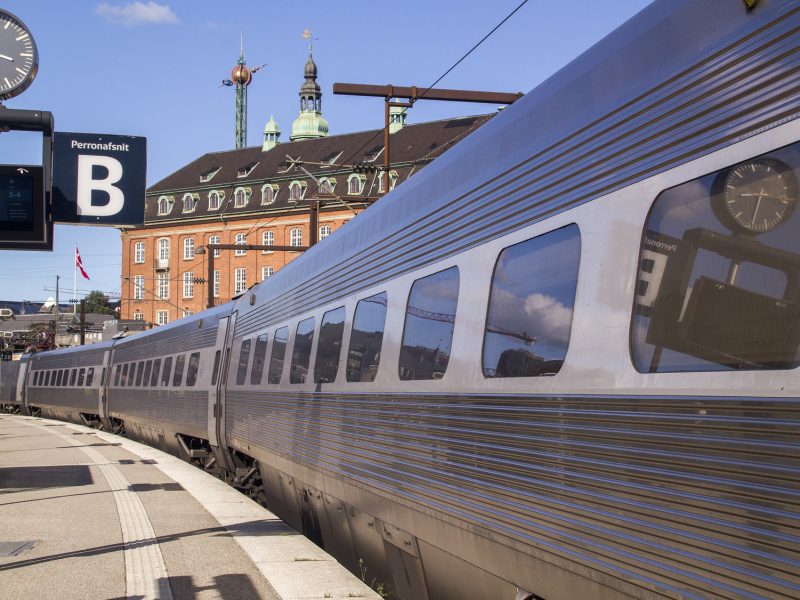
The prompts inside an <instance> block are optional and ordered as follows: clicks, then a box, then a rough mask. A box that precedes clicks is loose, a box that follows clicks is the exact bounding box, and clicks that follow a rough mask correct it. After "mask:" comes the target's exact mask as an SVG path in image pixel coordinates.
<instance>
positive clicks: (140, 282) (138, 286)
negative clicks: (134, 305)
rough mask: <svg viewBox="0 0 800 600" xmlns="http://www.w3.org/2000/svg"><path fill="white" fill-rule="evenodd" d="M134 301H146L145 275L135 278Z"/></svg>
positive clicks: (135, 276)
mask: <svg viewBox="0 0 800 600" xmlns="http://www.w3.org/2000/svg"><path fill="white" fill-rule="evenodd" d="M133 299H134V300H144V275H134V276H133Z"/></svg>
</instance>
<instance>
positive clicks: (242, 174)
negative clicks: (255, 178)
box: [236, 162, 258, 179]
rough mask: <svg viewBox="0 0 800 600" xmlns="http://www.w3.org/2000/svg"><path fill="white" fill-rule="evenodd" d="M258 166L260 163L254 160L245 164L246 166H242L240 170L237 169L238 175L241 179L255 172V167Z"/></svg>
mask: <svg viewBox="0 0 800 600" xmlns="http://www.w3.org/2000/svg"><path fill="white" fill-rule="evenodd" d="M257 166H258V163H257V162H254V163H250V164H249V165H245V166H244V167H240V168H239V170H238V171H236V177H238V178H239V179H243V178H245V177H247V176H248V175H250V173H252V172H253V169H255V168H256V167H257Z"/></svg>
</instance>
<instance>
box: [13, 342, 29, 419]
mask: <svg viewBox="0 0 800 600" xmlns="http://www.w3.org/2000/svg"><path fill="white" fill-rule="evenodd" d="M30 364H31V363H30V356H23V357H22V358H20V359H19V373H17V393H16V398H15V399H14V403H15V404H19V405H20V406H21V407H22V410H23V412H24V413H26V414H30V412H29V411H28V399H27V390H26V389H25V378H26V377H27V375H28V369H29V367H30Z"/></svg>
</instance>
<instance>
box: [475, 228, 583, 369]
mask: <svg viewBox="0 0 800 600" xmlns="http://www.w3.org/2000/svg"><path fill="white" fill-rule="evenodd" d="M580 256H581V237H580V231H579V230H578V226H577V225H567V226H566V227H562V228H561V229H556V230H555V231H551V232H549V233H546V234H544V235H540V236H538V237H535V238H532V239H530V240H527V241H525V242H521V243H519V244H515V245H514V246H510V247H508V248H506V249H504V250H503V251H502V252H501V253H500V256H499V257H498V259H497V264H496V265H495V268H494V274H493V275H492V289H491V293H490V296H489V310H488V313H487V318H486V332H485V335H484V338H483V374H484V376H485V377H540V376H546V375H555V374H556V373H558V371H559V370H560V369H561V365H562V364H563V363H564V357H565V356H566V355H567V346H568V345H569V337H570V333H571V331H572V312H573V308H574V306H575V290H576V288H577V285H578V266H579V264H580Z"/></svg>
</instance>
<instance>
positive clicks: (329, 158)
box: [320, 150, 344, 168]
mask: <svg viewBox="0 0 800 600" xmlns="http://www.w3.org/2000/svg"><path fill="white" fill-rule="evenodd" d="M343 153H344V150H338V151H336V150H335V151H334V152H332V153H331V154H328V155H326V156H324V157H323V158H321V159H320V162H324V163H327V165H333V164H334V163H335V162H336V161H337V160H339V157H340V156H341V155H342V154H343ZM327 165H325V167H323V168H326V167H327Z"/></svg>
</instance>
